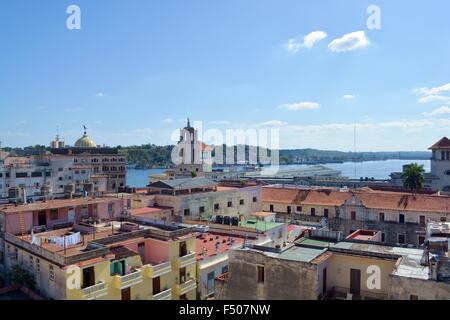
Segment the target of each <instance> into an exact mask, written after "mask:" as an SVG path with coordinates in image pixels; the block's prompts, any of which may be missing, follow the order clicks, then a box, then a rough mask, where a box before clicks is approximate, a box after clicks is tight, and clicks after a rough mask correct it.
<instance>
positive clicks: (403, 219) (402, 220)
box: [398, 213, 405, 223]
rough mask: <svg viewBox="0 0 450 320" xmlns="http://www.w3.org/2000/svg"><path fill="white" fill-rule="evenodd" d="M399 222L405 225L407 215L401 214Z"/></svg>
mask: <svg viewBox="0 0 450 320" xmlns="http://www.w3.org/2000/svg"><path fill="white" fill-rule="evenodd" d="M398 222H399V223H405V215H404V214H403V213H400V214H399V215H398Z"/></svg>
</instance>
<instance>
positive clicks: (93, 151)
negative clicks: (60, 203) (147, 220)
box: [0, 131, 126, 202]
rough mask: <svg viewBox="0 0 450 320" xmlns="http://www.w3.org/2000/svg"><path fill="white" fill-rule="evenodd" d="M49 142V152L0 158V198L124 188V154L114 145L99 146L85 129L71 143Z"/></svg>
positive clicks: (45, 195)
mask: <svg viewBox="0 0 450 320" xmlns="http://www.w3.org/2000/svg"><path fill="white" fill-rule="evenodd" d="M51 146H52V149H50V152H46V153H43V154H38V155H31V156H27V157H11V156H5V157H4V159H2V160H1V161H0V199H3V200H4V201H9V200H11V201H19V202H26V201H27V200H31V201H32V200H41V199H44V198H58V197H65V196H66V195H67V194H68V193H71V194H80V195H81V194H84V193H85V192H87V193H88V194H101V193H107V192H118V191H120V190H121V189H124V188H125V186H126V157H125V156H123V155H121V154H119V152H118V150H117V149H115V148H106V147H98V146H97V145H96V143H95V142H94V141H93V140H92V139H91V138H90V137H89V136H88V135H87V133H86V131H84V134H83V136H82V137H81V138H80V139H78V140H77V141H76V142H75V145H74V146H73V147H69V146H66V145H65V143H64V142H63V141H62V140H61V139H60V138H59V137H57V138H56V140H55V141H52V142H51ZM53 147H55V148H53Z"/></svg>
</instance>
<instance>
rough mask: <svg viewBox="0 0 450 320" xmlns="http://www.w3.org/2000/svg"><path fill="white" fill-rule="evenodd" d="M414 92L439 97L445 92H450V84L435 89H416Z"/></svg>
mask: <svg viewBox="0 0 450 320" xmlns="http://www.w3.org/2000/svg"><path fill="white" fill-rule="evenodd" d="M414 92H416V93H420V94H423V95H439V94H441V93H444V92H450V83H447V84H444V85H442V86H439V87H435V88H427V87H423V88H417V89H414Z"/></svg>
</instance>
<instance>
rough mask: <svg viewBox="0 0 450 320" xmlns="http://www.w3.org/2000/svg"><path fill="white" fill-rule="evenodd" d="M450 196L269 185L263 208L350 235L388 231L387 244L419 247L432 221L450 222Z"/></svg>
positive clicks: (386, 234)
mask: <svg viewBox="0 0 450 320" xmlns="http://www.w3.org/2000/svg"><path fill="white" fill-rule="evenodd" d="M449 208H450V197H449V196H446V195H439V194H411V193H407V192H388V191H380V190H372V189H370V188H360V189H339V188H321V187H295V186H281V185H278V186H265V187H263V188H262V209H263V211H267V212H275V213H277V216H278V218H280V219H285V220H286V221H287V220H289V221H290V220H297V221H300V222H316V223H319V222H322V221H326V225H327V226H328V228H329V229H330V230H335V231H341V232H343V233H344V235H349V234H351V233H353V232H354V231H356V230H358V229H368V230H377V231H381V232H382V241H383V242H384V243H386V244H390V245H397V246H413V247H418V246H420V245H422V244H423V243H424V241H425V226H426V223H427V222H428V221H443V222H445V221H450V209H449Z"/></svg>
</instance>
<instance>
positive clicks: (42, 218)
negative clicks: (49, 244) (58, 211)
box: [38, 211, 47, 226]
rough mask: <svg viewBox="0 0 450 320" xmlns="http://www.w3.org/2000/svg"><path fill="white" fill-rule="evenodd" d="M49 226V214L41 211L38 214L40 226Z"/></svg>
mask: <svg viewBox="0 0 450 320" xmlns="http://www.w3.org/2000/svg"><path fill="white" fill-rule="evenodd" d="M46 225H47V213H46V212H45V211H40V212H39V213H38V226H46Z"/></svg>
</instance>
